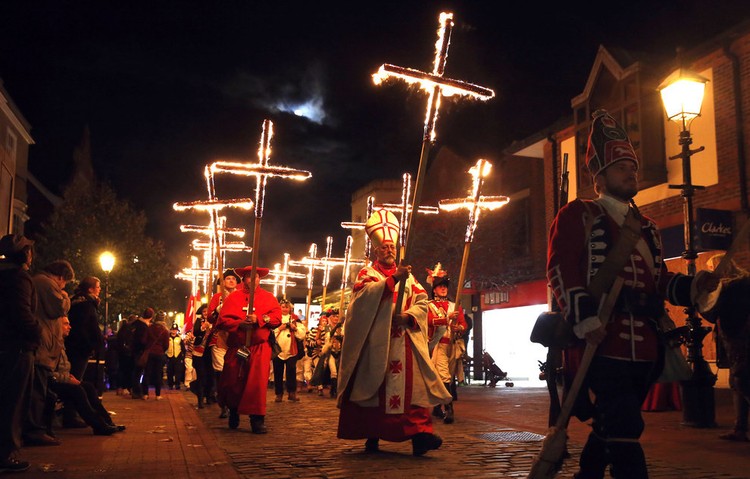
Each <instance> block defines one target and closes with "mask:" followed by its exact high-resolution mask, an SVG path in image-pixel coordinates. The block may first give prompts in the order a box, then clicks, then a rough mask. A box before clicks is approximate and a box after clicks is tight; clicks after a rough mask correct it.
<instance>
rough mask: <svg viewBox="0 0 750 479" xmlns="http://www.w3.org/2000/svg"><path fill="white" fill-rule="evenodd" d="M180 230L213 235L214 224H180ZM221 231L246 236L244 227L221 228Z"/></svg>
mask: <svg viewBox="0 0 750 479" xmlns="http://www.w3.org/2000/svg"><path fill="white" fill-rule="evenodd" d="M180 231H181V232H183V233H200V234H202V235H206V236H212V235H213V234H214V227H213V225H208V226H200V225H180ZM219 233H224V234H228V235H232V236H235V237H237V238H244V237H245V229H244V228H226V227H225V228H219Z"/></svg>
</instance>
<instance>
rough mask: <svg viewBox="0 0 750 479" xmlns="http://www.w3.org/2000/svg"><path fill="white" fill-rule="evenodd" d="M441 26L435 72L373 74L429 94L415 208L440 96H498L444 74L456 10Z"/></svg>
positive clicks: (383, 70) (405, 239) (391, 68)
mask: <svg viewBox="0 0 750 479" xmlns="http://www.w3.org/2000/svg"><path fill="white" fill-rule="evenodd" d="M439 21H440V27H439V28H438V39H437V42H436V43H435V59H434V61H433V68H432V73H425V72H422V71H419V70H414V69H412V68H404V67H399V66H396V65H390V64H384V65H382V66H381V67H380V69H379V70H378V72H377V73H375V74H374V75H373V76H372V77H373V81H374V82H375V84H380V83H381V82H382V81H383V80H385V79H388V78H398V79H400V80H404V81H406V82H407V83H412V84H415V83H416V84H418V85H419V86H420V87H421V88H422V89H423V90H425V91H426V92H427V93H428V94H429V98H428V100H427V111H426V114H425V123H424V132H423V134H422V152H421V154H420V156H419V168H418V170H417V178H416V180H415V185H414V197H413V199H412V211H415V210H416V209H417V206H418V205H419V203H420V200H421V199H422V187H423V183H424V176H425V172H426V171H427V159H428V157H429V154H430V148H431V146H432V143H434V142H435V138H436V134H435V130H436V127H437V119H438V112H439V111H440V100H441V99H442V97H443V96H453V95H457V96H468V97H470V98H476V99H480V100H489V99H491V98H493V97H494V96H495V92H494V91H492V90H491V89H489V88H485V87H482V86H479V85H474V84H471V83H467V82H464V81H461V80H454V79H450V78H445V77H444V76H443V74H444V73H445V65H446V63H447V61H448V47H449V46H450V38H451V32H452V31H453V14H452V13H447V12H443V13H441V14H440V19H439ZM413 229H414V221H412V222H411V224H409V225H408V227H407V228H406V235H405V236H402V237H400V239H399V241H401V245H402V248H401V249H402V250H403V255H401V257H400V258H399V259H404V258H406V257H408V256H409V253H410V247H411V242H410V241H409V239H410V238H411V232H412V230H413ZM405 284H406V282H405V281H401V282H400V285H399V290H398V299H397V300H396V312H400V311H401V303H402V301H403V297H404V287H405Z"/></svg>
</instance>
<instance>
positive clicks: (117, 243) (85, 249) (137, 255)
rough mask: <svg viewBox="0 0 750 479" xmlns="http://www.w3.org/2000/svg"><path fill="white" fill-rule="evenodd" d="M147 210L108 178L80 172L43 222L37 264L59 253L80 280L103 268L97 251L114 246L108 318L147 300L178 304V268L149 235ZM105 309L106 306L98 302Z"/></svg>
mask: <svg viewBox="0 0 750 479" xmlns="http://www.w3.org/2000/svg"><path fill="white" fill-rule="evenodd" d="M146 222H147V219H146V216H145V214H144V213H143V212H142V211H136V210H135V209H133V207H132V206H131V205H130V204H129V203H127V202H126V201H123V200H120V199H118V198H117V195H116V194H115V192H114V191H113V190H112V188H111V187H110V186H109V185H107V184H104V183H98V182H89V181H87V180H84V179H81V178H80V177H78V178H76V179H74V180H73V182H72V183H71V184H70V185H69V186H68V187H67V188H66V190H65V192H64V193H63V202H62V204H61V205H60V206H59V207H58V208H56V209H55V211H54V212H53V213H52V215H51V216H50V218H49V219H48V220H47V221H46V222H45V224H44V225H43V233H42V235H41V237H40V238H38V240H37V243H36V248H35V249H36V258H35V260H34V269H37V270H38V269H41V268H42V267H43V266H44V265H45V264H47V263H49V262H51V261H54V260H56V259H66V260H68V261H70V263H71V264H72V265H73V268H74V270H75V273H76V280H80V279H82V278H84V277H86V276H96V277H98V278H99V279H100V280H101V281H102V294H101V295H100V297H102V298H103V297H104V291H103V288H104V283H105V273H104V272H103V271H102V268H101V265H100V263H99V255H100V254H101V253H102V252H104V251H110V252H111V253H112V254H114V256H115V265H114V268H113V270H112V272H111V273H110V275H109V318H110V322H114V321H115V319H116V318H117V315H118V314H122V315H123V316H124V317H127V315H128V314H130V313H140V312H141V311H143V309H144V308H145V307H147V306H150V307H152V308H154V309H156V310H159V309H163V310H173V309H179V308H181V307H182V305H181V304H180V303H179V300H178V299H177V297H176V296H177V295H176V292H175V288H174V280H173V278H174V273H173V271H172V267H171V266H170V265H169V264H168V262H167V260H166V257H165V253H164V245H163V244H162V243H161V242H157V241H154V240H153V239H151V238H149V237H147V236H146V234H145V233H146ZM100 310H101V314H102V315H103V314H104V308H103V306H102V307H101V308H100Z"/></svg>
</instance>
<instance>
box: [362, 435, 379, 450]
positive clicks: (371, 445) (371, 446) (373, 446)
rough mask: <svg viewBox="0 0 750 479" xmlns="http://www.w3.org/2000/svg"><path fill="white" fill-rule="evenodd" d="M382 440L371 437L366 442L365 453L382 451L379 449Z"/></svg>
mask: <svg viewBox="0 0 750 479" xmlns="http://www.w3.org/2000/svg"><path fill="white" fill-rule="evenodd" d="M379 443H380V440H379V439H378V438H376V437H371V438H370V439H368V440H367V441H366V442H365V452H370V453H372V452H378V451H380V447H379Z"/></svg>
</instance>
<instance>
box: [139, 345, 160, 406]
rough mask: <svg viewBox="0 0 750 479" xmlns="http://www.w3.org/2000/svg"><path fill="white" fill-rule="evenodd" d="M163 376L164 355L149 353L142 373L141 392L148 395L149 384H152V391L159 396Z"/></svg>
mask: <svg viewBox="0 0 750 479" xmlns="http://www.w3.org/2000/svg"><path fill="white" fill-rule="evenodd" d="M163 378H164V355H162V354H149V355H148V362H146V370H145V372H144V373H143V382H142V383H141V386H142V387H143V394H146V395H148V387H149V385H153V386H154V392H156V395H157V396H161V386H162V382H163V381H162V379H163Z"/></svg>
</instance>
